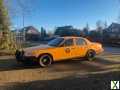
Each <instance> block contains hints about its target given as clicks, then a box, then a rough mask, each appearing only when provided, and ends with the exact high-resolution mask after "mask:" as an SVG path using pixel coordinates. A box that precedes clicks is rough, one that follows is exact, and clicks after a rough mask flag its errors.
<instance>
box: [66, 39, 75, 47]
mask: <svg viewBox="0 0 120 90" xmlns="http://www.w3.org/2000/svg"><path fill="white" fill-rule="evenodd" d="M73 44H74V43H73V39H67V40H65V42H64V46H72V45H73Z"/></svg>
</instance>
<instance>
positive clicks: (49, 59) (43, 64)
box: [38, 54, 53, 67]
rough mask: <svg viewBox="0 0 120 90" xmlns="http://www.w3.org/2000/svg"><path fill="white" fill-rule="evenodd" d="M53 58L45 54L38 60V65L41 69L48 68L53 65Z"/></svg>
mask: <svg viewBox="0 0 120 90" xmlns="http://www.w3.org/2000/svg"><path fill="white" fill-rule="evenodd" d="M52 61H53V60H52V57H51V56H50V55H47V54H44V55H41V56H40V57H39V58H38V63H39V65H40V66H41V67H47V66H49V65H51V64H52Z"/></svg>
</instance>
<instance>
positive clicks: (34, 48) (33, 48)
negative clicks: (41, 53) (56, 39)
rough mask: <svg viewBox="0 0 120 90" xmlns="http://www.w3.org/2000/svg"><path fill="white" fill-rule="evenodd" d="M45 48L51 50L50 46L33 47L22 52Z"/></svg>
mask: <svg viewBox="0 0 120 90" xmlns="http://www.w3.org/2000/svg"><path fill="white" fill-rule="evenodd" d="M47 48H52V46H49V45H39V46H33V47H29V48H25V49H24V51H33V50H37V49H47Z"/></svg>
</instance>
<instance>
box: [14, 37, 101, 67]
mask: <svg viewBox="0 0 120 90" xmlns="http://www.w3.org/2000/svg"><path fill="white" fill-rule="evenodd" d="M101 52H103V47H102V45H101V44H100V43H95V42H91V41H89V40H88V39H86V38H83V37H57V38H55V39H53V40H51V41H50V42H48V44H46V45H39V46H35V47H30V48H26V49H23V50H22V51H20V50H16V53H15V56H16V59H17V61H19V62H30V61H32V62H37V63H39V65H40V66H42V67H46V66H48V65H50V64H52V62H54V61H60V60H70V59H72V58H79V57H85V58H86V59H87V60H92V59H93V58H94V57H95V55H96V54H99V53H101Z"/></svg>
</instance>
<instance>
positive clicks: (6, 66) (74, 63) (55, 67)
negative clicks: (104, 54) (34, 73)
mask: <svg viewBox="0 0 120 90" xmlns="http://www.w3.org/2000/svg"><path fill="white" fill-rule="evenodd" d="M93 63H94V64H93ZM97 64H102V65H113V64H118V63H117V62H114V61H109V60H104V59H101V58H96V60H94V61H87V60H85V59H83V58H80V59H72V60H64V61H58V62H54V63H53V64H52V65H51V66H49V67H46V68H45V69H48V70H49V71H57V72H62V71H71V70H74V71H78V70H87V71H90V70H103V69H104V68H103V67H102V66H97ZM36 68H40V69H42V68H41V67H40V66H39V65H37V64H34V65H33V64H32V65H31V64H29V65H22V64H18V63H17V62H16V60H15V59H11V60H9V59H6V60H0V71H13V70H25V69H36Z"/></svg>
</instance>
